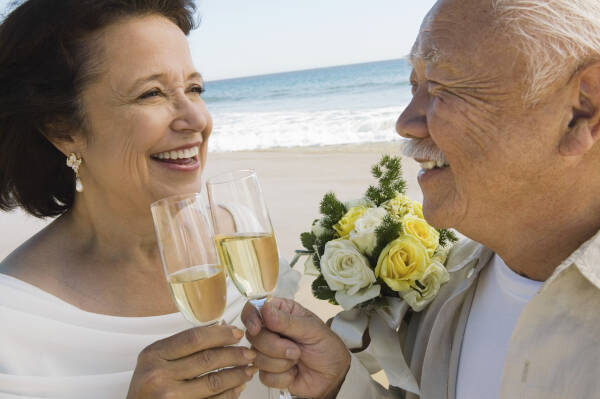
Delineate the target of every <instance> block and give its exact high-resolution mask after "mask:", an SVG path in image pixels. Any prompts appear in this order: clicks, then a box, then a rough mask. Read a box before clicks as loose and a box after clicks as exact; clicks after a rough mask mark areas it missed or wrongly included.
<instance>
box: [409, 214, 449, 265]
mask: <svg viewBox="0 0 600 399" xmlns="http://www.w3.org/2000/svg"><path fill="white" fill-rule="evenodd" d="M402 229H403V230H404V234H408V235H411V236H413V237H415V238H417V239H419V241H421V243H422V244H423V246H425V248H426V249H427V254H428V255H429V257H432V256H433V254H434V253H435V250H436V248H437V247H438V245H439V240H440V233H438V232H437V230H436V229H434V228H433V227H431V225H429V223H427V222H426V221H425V219H423V218H420V217H418V216H415V215H411V214H408V215H406V216H404V218H403V219H402Z"/></svg>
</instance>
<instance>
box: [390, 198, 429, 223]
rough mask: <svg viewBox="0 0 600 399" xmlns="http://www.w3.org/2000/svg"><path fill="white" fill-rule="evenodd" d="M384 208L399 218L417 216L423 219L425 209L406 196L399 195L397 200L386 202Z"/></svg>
mask: <svg viewBox="0 0 600 399" xmlns="http://www.w3.org/2000/svg"><path fill="white" fill-rule="evenodd" d="M383 207H384V208H386V209H387V210H388V211H389V212H390V213H391V214H392V215H393V216H396V217H397V218H402V217H403V216H405V215H415V216H418V217H420V218H423V207H422V206H421V204H420V203H419V202H417V201H413V200H411V199H410V198H408V197H407V196H406V195H404V194H398V195H397V196H396V197H395V198H392V199H391V200H389V201H387V202H385V203H384V204H383Z"/></svg>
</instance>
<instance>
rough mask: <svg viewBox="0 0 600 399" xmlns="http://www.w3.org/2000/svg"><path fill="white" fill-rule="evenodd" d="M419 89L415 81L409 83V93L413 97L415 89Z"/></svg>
mask: <svg viewBox="0 0 600 399" xmlns="http://www.w3.org/2000/svg"><path fill="white" fill-rule="evenodd" d="M418 88H419V84H418V83H417V82H416V81H415V80H411V81H410V91H411V93H412V95H413V96H414V95H415V94H416V93H417V89H418Z"/></svg>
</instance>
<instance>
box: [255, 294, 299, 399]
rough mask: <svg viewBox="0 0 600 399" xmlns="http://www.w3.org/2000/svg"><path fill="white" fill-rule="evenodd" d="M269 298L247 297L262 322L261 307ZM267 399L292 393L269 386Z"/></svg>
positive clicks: (283, 398)
mask: <svg viewBox="0 0 600 399" xmlns="http://www.w3.org/2000/svg"><path fill="white" fill-rule="evenodd" d="M268 300H269V298H261V299H249V300H248V301H249V302H250V304H252V306H254V308H255V309H256V310H258V317H260V321H262V323H263V324H264V323H265V322H264V320H263V317H262V312H261V311H262V308H263V306H264V305H265V303H267V301H268ZM277 391H279V395H277ZM269 399H292V395H291V394H290V391H288V390H287V389H277V388H269Z"/></svg>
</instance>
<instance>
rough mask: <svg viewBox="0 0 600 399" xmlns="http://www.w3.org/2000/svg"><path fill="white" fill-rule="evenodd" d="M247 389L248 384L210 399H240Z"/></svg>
mask: <svg viewBox="0 0 600 399" xmlns="http://www.w3.org/2000/svg"><path fill="white" fill-rule="evenodd" d="M244 389H246V384H244V385H240V386H239V387H235V388H234V389H230V390H229V391H225V392H223V393H220V394H218V395H216V396H211V397H210V399H237V398H239V397H240V395H241V394H242V392H244Z"/></svg>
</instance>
